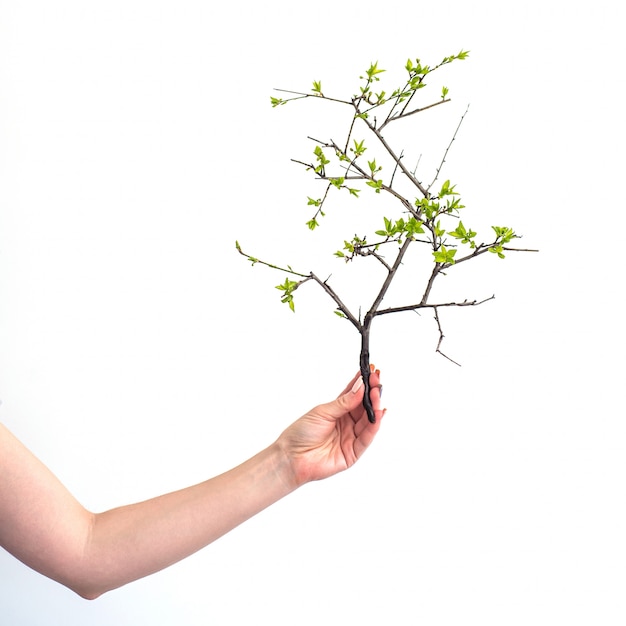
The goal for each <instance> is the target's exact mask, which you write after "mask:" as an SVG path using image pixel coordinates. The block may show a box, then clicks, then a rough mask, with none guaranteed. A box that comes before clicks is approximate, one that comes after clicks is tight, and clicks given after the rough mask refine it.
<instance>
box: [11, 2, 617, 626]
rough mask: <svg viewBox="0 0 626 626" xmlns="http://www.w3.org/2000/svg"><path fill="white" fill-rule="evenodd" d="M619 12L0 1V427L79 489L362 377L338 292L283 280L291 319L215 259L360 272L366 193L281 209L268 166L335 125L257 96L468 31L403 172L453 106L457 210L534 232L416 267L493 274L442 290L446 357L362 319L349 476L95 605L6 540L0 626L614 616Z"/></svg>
mask: <svg viewBox="0 0 626 626" xmlns="http://www.w3.org/2000/svg"><path fill="white" fill-rule="evenodd" d="M616 6H618V5H616V3H614V2H613V3H610V2H608V0H600V1H599V2H595V3H593V4H590V3H584V4H583V3H581V2H567V3H566V2H559V1H543V2H538V1H537V0H530V1H529V2H525V3H503V2H495V0H493V1H491V0H478V1H477V2H460V1H456V2H439V3H434V2H430V3H419V2H412V3H408V2H404V1H403V2H396V1H395V0H390V1H388V2H386V3H378V2H371V1H369V0H365V1H364V2H358V3H336V2H332V3H331V2H326V1H321V2H315V3H296V2H283V1H279V2H277V1H270V2H267V3H251V2H250V3H230V4H228V5H227V3H219V4H213V5H212V4H211V3H208V2H197V1H187V0H182V1H179V2H166V1H160V0H151V1H150V2H146V1H143V0H124V1H123V2H122V1H120V0H109V1H107V2H99V3H96V2H84V1H81V2H78V1H71V0H59V1H56V2H41V1H36V0H23V1H21V2H19V3H18V2H8V1H2V2H0V398H2V400H3V405H2V408H1V409H0V419H1V420H2V421H3V422H4V423H5V424H6V425H7V426H8V427H9V428H10V429H11V430H13V432H14V433H15V434H16V435H17V436H18V437H20V438H21V439H22V441H24V443H26V445H28V447H30V448H31V449H32V450H33V451H34V452H35V453H36V454H37V455H38V456H39V457H40V458H41V459H42V460H43V461H44V462H45V463H46V464H48V465H49V467H50V468H51V469H52V470H53V471H54V472H55V473H56V474H57V475H58V476H59V477H60V478H61V479H62V480H63V482H64V483H65V484H66V485H67V486H68V488H69V489H70V490H71V491H72V492H73V493H74V494H75V495H76V496H77V497H78V499H79V500H80V501H81V502H82V503H83V504H85V506H87V507H89V508H91V509H93V510H104V509H107V508H110V507H113V506H117V505H120V504H124V503H128V502H133V501H137V500H140V499H145V498H147V497H151V496H153V495H157V494H159V493H163V492H165V491H168V490H171V489H176V488H179V487H182V486H185V485H187V484H191V483H194V482H198V481H200V480H203V479H204V478H207V477H209V476H212V475H215V474H216V473H219V472H221V471H224V470H226V469H228V468H230V467H231V466H233V465H235V464H237V463H239V462H240V461H242V460H244V459H245V458H247V457H248V456H250V455H252V454H254V453H255V452H256V451H258V450H259V449H260V448H262V447H264V446H265V445H267V444H268V443H270V442H271V441H272V440H273V439H274V438H275V437H276V436H277V435H278V434H279V433H280V431H281V430H282V429H283V428H284V427H285V426H287V425H288V424H289V423H290V422H291V421H292V420H293V419H295V418H296V417H298V416H299V415H300V414H302V413H303V412H304V411H306V410H307V409H309V408H310V407H311V406H313V405H314V404H317V403H319V402H322V401H326V400H327V399H329V398H331V397H333V396H334V395H336V394H337V393H338V392H339V391H340V390H341V389H342V388H343V386H344V384H345V383H346V382H347V381H348V380H349V379H350V378H351V377H352V375H353V373H354V372H355V371H356V368H357V363H358V335H357V334H356V332H355V331H354V330H353V328H352V327H351V326H350V325H349V324H348V323H347V322H345V321H342V320H340V319H339V318H337V317H336V316H335V315H333V314H332V308H333V307H332V302H331V301H330V300H328V299H327V298H326V297H325V296H324V294H323V293H321V291H320V290H318V289H317V288H316V287H315V285H313V284H309V285H306V286H304V287H302V289H301V290H299V291H298V292H297V294H296V306H297V312H296V314H295V315H294V314H292V313H291V312H290V311H289V310H288V308H287V307H286V306H285V305H282V304H280V301H279V297H278V296H279V294H278V292H277V291H276V290H275V289H274V285H276V284H277V283H278V282H282V280H284V275H282V274H280V273H275V272H272V271H271V270H268V269H266V268H263V267H259V266H257V267H254V268H251V267H250V265H249V263H247V262H246V261H245V260H244V259H243V258H242V257H240V256H239V255H238V254H237V253H236V251H235V248H234V241H235V239H239V240H240V241H241V243H242V245H243V246H244V248H245V249H246V250H247V251H249V252H250V253H252V254H256V255H258V256H261V257H267V258H268V259H270V260H273V261H275V262H280V263H291V264H292V265H294V267H296V266H297V267H298V268H301V269H303V271H309V270H315V271H318V272H319V273H320V274H329V273H331V272H333V279H331V280H335V281H336V283H334V284H336V285H339V286H343V291H342V293H346V294H348V296H347V297H348V299H351V302H354V303H358V302H359V296H361V295H362V294H364V293H369V292H368V291H367V289H368V287H370V288H371V286H372V285H374V284H378V282H375V281H379V280H380V273H379V269H378V268H376V266H375V264H374V265H369V266H368V268H367V271H368V272H369V276H370V278H369V279H368V278H367V277H366V276H365V275H364V274H363V273H359V270H358V268H356V267H355V268H352V267H348V268H347V270H346V267H345V266H343V265H342V264H341V262H340V261H337V260H335V259H334V258H333V257H332V254H331V253H332V252H333V251H334V250H335V249H336V248H337V247H338V245H337V244H338V243H339V244H340V243H341V241H342V240H343V239H344V238H350V237H352V235H353V234H354V225H353V224H354V220H355V213H354V211H355V210H356V209H355V207H356V208H357V209H358V211H360V212H361V215H364V216H368V217H367V218H366V217H363V218H362V219H365V220H366V221H367V220H368V219H370V217H371V215H374V216H378V217H377V218H376V219H377V220H379V221H382V218H381V217H380V216H382V215H383V214H385V212H386V213H388V214H390V213H392V211H393V209H391V208H389V209H386V208H385V206H387V205H385V206H383V205H382V203H378V204H377V203H375V202H374V200H373V195H371V194H365V193H364V194H362V195H363V197H362V199H361V200H360V201H358V202H357V201H356V200H354V199H352V198H348V197H347V195H346V196H345V197H343V196H339V195H338V196H335V200H334V204H331V203H329V204H328V216H327V218H326V219H325V221H324V222H323V228H322V229H320V231H317V232H315V233H310V232H309V231H308V230H307V229H306V227H305V226H304V222H305V221H306V220H307V219H309V217H310V210H309V208H307V207H306V196H307V195H311V196H314V195H318V190H319V183H317V182H315V181H314V180H313V179H311V178H310V177H309V176H307V175H306V173H305V172H303V171H301V170H300V169H299V168H298V167H297V166H296V165H294V164H293V163H291V162H290V160H289V159H290V158H291V157H297V158H305V157H307V156H308V155H309V154H310V152H311V150H312V145H311V144H310V143H308V142H307V140H306V136H307V135H313V136H321V138H324V139H327V138H329V137H330V136H331V135H333V138H335V139H340V137H339V133H340V132H341V125H340V124H338V120H339V122H340V121H341V119H340V117H339V118H338V115H339V116H340V115H341V114H340V113H339V112H338V110H336V109H332V107H325V106H323V105H325V104H326V103H323V102H309V101H307V102H299V103H293V104H290V105H288V106H286V107H281V108H279V109H277V110H273V109H271V107H270V106H269V96H270V95H271V93H272V88H274V87H284V88H288V89H297V90H304V91H306V90H308V89H309V88H310V86H311V81H312V80H313V79H316V80H320V79H321V80H322V85H323V87H324V91H325V93H327V95H338V96H340V97H348V96H350V95H351V94H352V93H353V92H354V91H355V90H356V86H357V83H358V75H359V73H362V72H363V70H364V69H365V68H366V67H367V66H368V65H369V63H370V62H371V61H375V60H378V61H379V65H380V66H381V67H383V68H387V69H389V70H390V71H389V72H388V76H389V79H390V80H393V82H390V83H389V85H387V87H390V88H393V87H395V86H396V85H395V79H394V77H401V76H402V73H401V72H402V68H403V66H404V63H405V62H406V59H407V58H408V57H411V58H415V57H420V58H421V59H422V60H423V61H425V62H427V63H430V64H434V63H436V62H438V61H439V60H440V59H441V58H442V57H443V56H444V55H448V54H452V53H456V52H458V51H459V50H461V49H468V50H470V51H471V55H470V59H468V60H467V61H464V62H457V63H455V64H453V65H452V66H450V67H448V68H445V69H444V70H442V71H441V73H440V75H439V78H435V77H433V91H432V92H431V94H432V97H433V98H436V97H437V95H438V93H439V89H440V85H441V84H446V85H447V86H448V87H449V88H450V92H451V96H452V98H453V101H452V102H451V103H450V104H449V105H446V106H444V107H439V108H437V109H436V110H434V111H431V112H429V113H424V114H423V117H420V118H419V120H418V119H415V121H414V122H411V123H410V124H409V122H408V120H407V127H406V130H405V131H403V132H404V133H405V134H404V135H402V134H401V133H400V134H397V133H396V138H397V140H398V141H399V142H400V144H399V147H400V148H405V149H406V150H407V152H409V151H410V152H411V154H412V157H411V158H414V159H417V158H418V157H419V155H420V154H422V155H423V156H422V161H421V162H420V168H423V169H421V170H419V171H420V172H423V177H424V178H428V177H429V176H430V175H431V174H432V172H433V169H432V168H433V164H435V163H436V162H437V160H438V159H440V158H441V155H442V152H443V150H444V149H445V146H446V145H447V143H448V141H449V138H450V136H451V134H452V131H453V130H454V128H455V127H456V124H457V122H458V119H459V117H460V115H461V114H462V112H463V111H464V110H465V108H466V106H467V104H468V103H471V107H470V113H469V114H468V116H467V118H466V121H465V122H464V124H463V126H462V128H461V131H460V133H459V136H458V138H457V141H456V142H455V143H454V146H453V150H452V153H451V154H450V157H449V159H448V163H447V166H446V167H447V169H446V171H445V173H444V178H451V179H452V180H453V182H455V183H456V184H457V188H458V189H459V190H460V191H461V192H462V193H463V199H464V201H465V204H466V205H467V209H466V216H465V217H464V221H465V223H466V224H469V225H470V226H473V227H475V226H478V227H480V229H481V232H484V233H485V237H488V232H487V231H489V230H490V229H489V225H490V224H505V225H510V226H513V227H514V228H515V229H516V230H517V231H518V232H520V233H522V234H523V235H524V239H523V240H522V244H523V245H525V246H527V247H533V248H539V249H540V250H541V252H540V253H539V254H517V255H514V254H510V255H509V256H508V258H507V259H506V260H505V261H500V260H498V259H497V258H495V257H494V256H492V255H486V256H488V257H489V258H486V256H485V257H482V258H481V259H480V260H477V261H476V262H473V263H471V264H467V266H466V267H462V266H459V268H458V270H457V271H456V273H452V272H451V273H450V276H449V277H448V278H447V279H444V281H443V283H442V285H441V287H440V288H438V289H440V291H439V292H438V293H439V294H440V295H441V297H447V296H453V297H457V298H461V299H463V298H470V299H473V298H482V297H485V296H490V295H491V294H492V293H495V294H496V299H495V300H494V301H491V302H489V303H487V304H484V305H482V306H481V307H478V308H475V309H462V310H455V311H452V310H450V311H445V312H442V321H443V323H444V325H445V326H444V330H445V333H446V343H445V349H446V351H447V353H448V354H450V356H452V357H453V358H454V359H455V360H458V361H460V362H461V363H462V367H461V368H458V367H456V366H455V365H453V364H451V363H449V362H448V361H446V360H445V359H443V358H442V357H441V356H438V355H436V354H435V352H434V348H435V345H436V340H437V333H436V326H435V323H434V321H433V319H432V316H431V315H430V314H424V315H422V316H421V317H417V316H416V315H414V314H410V313H407V314H401V315H395V316H391V317H389V318H387V319H385V318H380V319H379V320H378V321H377V322H376V325H375V326H374V328H373V337H372V360H373V361H374V362H375V363H376V365H377V366H378V367H380V368H381V369H382V370H383V376H384V384H385V394H384V397H383V399H384V405H385V406H386V407H387V408H388V414H387V417H386V418H385V424H384V428H382V429H381V432H380V435H379V437H378V439H377V441H376V442H375V445H373V447H372V449H371V450H369V451H368V453H367V455H366V456H365V457H364V458H363V459H362V461H361V462H360V463H359V464H358V465H357V466H356V467H355V468H353V469H352V470H351V471H350V472H347V473H345V474H342V475H340V476H337V477H335V478H333V479H330V480H328V481H325V482H324V483H317V484H314V485H309V486H307V487H305V488H303V489H302V490H301V491H300V492H298V493H296V494H294V495H292V496H291V497H290V498H288V499H286V500H285V501H282V502H280V503H278V504H277V505H275V506H274V507H272V508H271V509H269V510H267V511H265V512H264V513H262V514H260V515H259V516H257V517H256V518H254V519H253V520H251V521H249V522H248V523H246V524H245V525H243V526H242V527H240V528H238V529H236V530H234V531H233V532H232V533H230V534H229V535H227V536H226V537H224V538H223V539H221V540H220V541H218V542H217V543H215V544H213V545H212V546H210V547H208V548H207V549H205V550H204V551H202V552H201V553H199V554H197V555H195V556H193V557H191V558H189V559H188V560H186V561H185V562H183V563H180V564H178V565H176V566H174V567H172V568H170V569H169V570H167V571H164V572H162V573H159V574H156V575H154V576H152V577H149V578H146V579H144V580H141V581H138V582H136V583H133V584H131V585H128V586H127V587H125V588H123V589H120V590H117V591H113V592H111V593H109V594H107V595H105V596H103V597H102V598H100V599H98V600H97V601H95V602H92V603H89V602H86V601H84V600H82V599H80V598H79V597H78V596H75V595H74V594H73V593H72V592H70V591H68V590H66V589H65V588H63V587H61V586H60V585H58V584H56V583H54V582H52V581H49V580H47V579H45V578H43V577H41V576H40V575H38V574H36V573H34V572H32V571H31V570H29V569H28V568H26V567H25V566H23V565H21V564H20V563H19V562H17V561H15V560H14V559H13V558H12V557H10V556H9V555H8V554H6V553H1V554H0V580H1V583H0V607H1V608H0V612H1V615H2V617H1V618H0V621H1V622H2V624H6V625H7V626H22V625H25V626H56V625H63V626H73V625H81V626H82V625H85V624H89V625H90V626H99V625H103V624H115V625H116V626H127V625H128V626H130V625H133V626H134V625H136V624H151V625H154V626H156V625H165V624H168V625H169V624H177V625H179V624H185V625H187V624H188V625H191V626H195V625H200V624H220V625H222V626H226V625H231V624H233V625H234V624H250V623H271V624H276V625H282V624H284V625H292V624H299V625H309V624H310V625H312V624H319V623H324V624H342V623H351V624H356V623H364V624H374V623H385V624H423V625H428V626H436V625H455V626H456V625H458V624H470V623H480V624H482V625H483V626H486V625H496V624H497V625H501V624H507V626H510V625H515V624H531V623H532V624H536V625H540V624H541V625H543V624H546V625H547V624H550V625H552V624H565V623H567V624H603V625H605V626H608V625H613V624H616V625H617V624H624V623H625V622H626V596H625V595H624V589H625V588H626V539H625V537H626V533H625V532H624V529H625V528H626V505H625V495H626V493H625V491H626V489H625V486H624V484H625V478H626V460H625V459H626V426H625V425H624V409H623V405H622V398H623V395H622V386H623V380H624V364H623V357H624V347H625V346H624V332H623V324H622V319H623V308H622V299H623V290H624V274H623V271H622V270H623V255H622V252H621V246H622V240H623V232H624V225H625V224H624V209H625V207H624V200H623V198H624V194H623V189H622V187H623V185H624V181H623V178H624V176H623V173H624V167H623V165H624V159H623V150H624V148H623V146H624V143H623V141H624V115H623V111H624V99H623V95H622V87H623V67H622V66H623V63H622V58H623V50H622V45H621V43H620V42H621V41H622V38H623V33H622V26H623V22H624V15H623V9H621V8H611V7H616ZM394 68H395V69H394ZM391 70H394V71H393V72H392V71H391ZM396 70H397V71H396ZM383 76H385V75H383ZM425 91H426V90H425ZM427 97H428V96H427V94H426V93H425V94H424V98H427ZM425 101H426V100H424V102H425ZM429 168H430V169H429ZM353 203H354V204H353ZM342 211H346V212H345V213H342ZM350 211H352V213H350ZM356 219H360V217H359V215H357V216H356ZM377 225H378V222H377ZM359 234H362V233H359ZM351 271H353V272H354V273H350V272H351ZM408 271H409V269H408V268H407V272H408ZM416 285H417V286H416ZM421 288H422V283H418V282H417V281H415V280H414V281H410V280H408V281H405V283H403V290H402V291H400V292H398V293H397V295H398V303H406V300H404V301H402V299H403V298H410V297H412V296H411V294H413V293H416V294H417V293H418V292H419V293H421V291H420V290H421ZM338 289H339V287H338ZM411 290H415V291H411ZM434 295H437V293H436V294H434ZM390 297H391V296H390ZM364 300H367V298H364ZM401 301H402V302H401ZM363 305H364V306H366V305H367V302H366V301H364V302H363ZM356 306H358V304H357V305H356Z"/></svg>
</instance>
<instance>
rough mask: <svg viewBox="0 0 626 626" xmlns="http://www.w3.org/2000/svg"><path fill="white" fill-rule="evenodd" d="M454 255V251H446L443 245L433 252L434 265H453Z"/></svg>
mask: <svg viewBox="0 0 626 626" xmlns="http://www.w3.org/2000/svg"><path fill="white" fill-rule="evenodd" d="M455 254H456V250H448V249H447V248H446V247H445V246H444V245H442V246H441V248H439V250H435V251H434V252H433V256H434V257H435V263H439V264H450V265H452V264H453V263H454V255H455Z"/></svg>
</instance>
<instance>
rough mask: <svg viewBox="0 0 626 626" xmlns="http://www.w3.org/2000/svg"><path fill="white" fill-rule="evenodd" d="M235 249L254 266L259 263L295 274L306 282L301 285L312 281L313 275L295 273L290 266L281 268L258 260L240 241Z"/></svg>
mask: <svg viewBox="0 0 626 626" xmlns="http://www.w3.org/2000/svg"><path fill="white" fill-rule="evenodd" d="M235 247H236V248H237V251H238V252H239V254H241V255H243V256H245V257H246V258H247V259H248V261H250V262H251V263H252V265H256V264H257V263H259V264H260V265H265V266H266V267H271V268H272V269H274V270H280V271H281V272H287V273H288V274H293V275H294V276H301V277H302V278H304V279H305V280H303V281H301V283H300V284H302V283H304V282H306V281H307V280H311V278H312V275H311V274H302V273H300V272H295V271H294V270H292V269H291V267H290V266H289V265H288V266H287V267H280V265H273V264H272V263H267V262H266V261H261V259H257V258H256V257H254V256H252V255H250V254H247V253H245V252H244V251H243V250H242V249H241V246H240V245H239V242H238V241H235Z"/></svg>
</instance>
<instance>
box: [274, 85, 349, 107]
mask: <svg viewBox="0 0 626 626" xmlns="http://www.w3.org/2000/svg"><path fill="white" fill-rule="evenodd" d="M274 91H280V92H281V93H292V94H294V95H296V96H298V98H291V100H300V99H302V98H321V99H323V100H330V101H331V102H339V103H340V104H352V102H348V101H347V100H339V99H338V98H329V97H328V96H325V95H323V94H312V93H302V92H301V91H290V90H289V89H277V88H276V87H274ZM291 100H290V101H291ZM285 102H287V100H285Z"/></svg>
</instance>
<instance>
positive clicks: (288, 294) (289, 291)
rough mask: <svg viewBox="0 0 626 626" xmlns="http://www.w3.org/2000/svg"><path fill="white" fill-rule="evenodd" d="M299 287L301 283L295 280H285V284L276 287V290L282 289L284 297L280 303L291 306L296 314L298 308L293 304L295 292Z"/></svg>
mask: <svg viewBox="0 0 626 626" xmlns="http://www.w3.org/2000/svg"><path fill="white" fill-rule="evenodd" d="M298 287H299V283H297V282H296V281H295V280H289V278H285V282H284V283H283V284H282V285H276V289H280V291H282V292H283V295H282V296H281V297H280V301H281V302H284V303H285V304H288V305H289V308H290V309H291V310H292V311H293V312H294V313H295V311H296V307H295V305H294V303H293V292H294V291H295V290H296V289H297V288H298Z"/></svg>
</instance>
